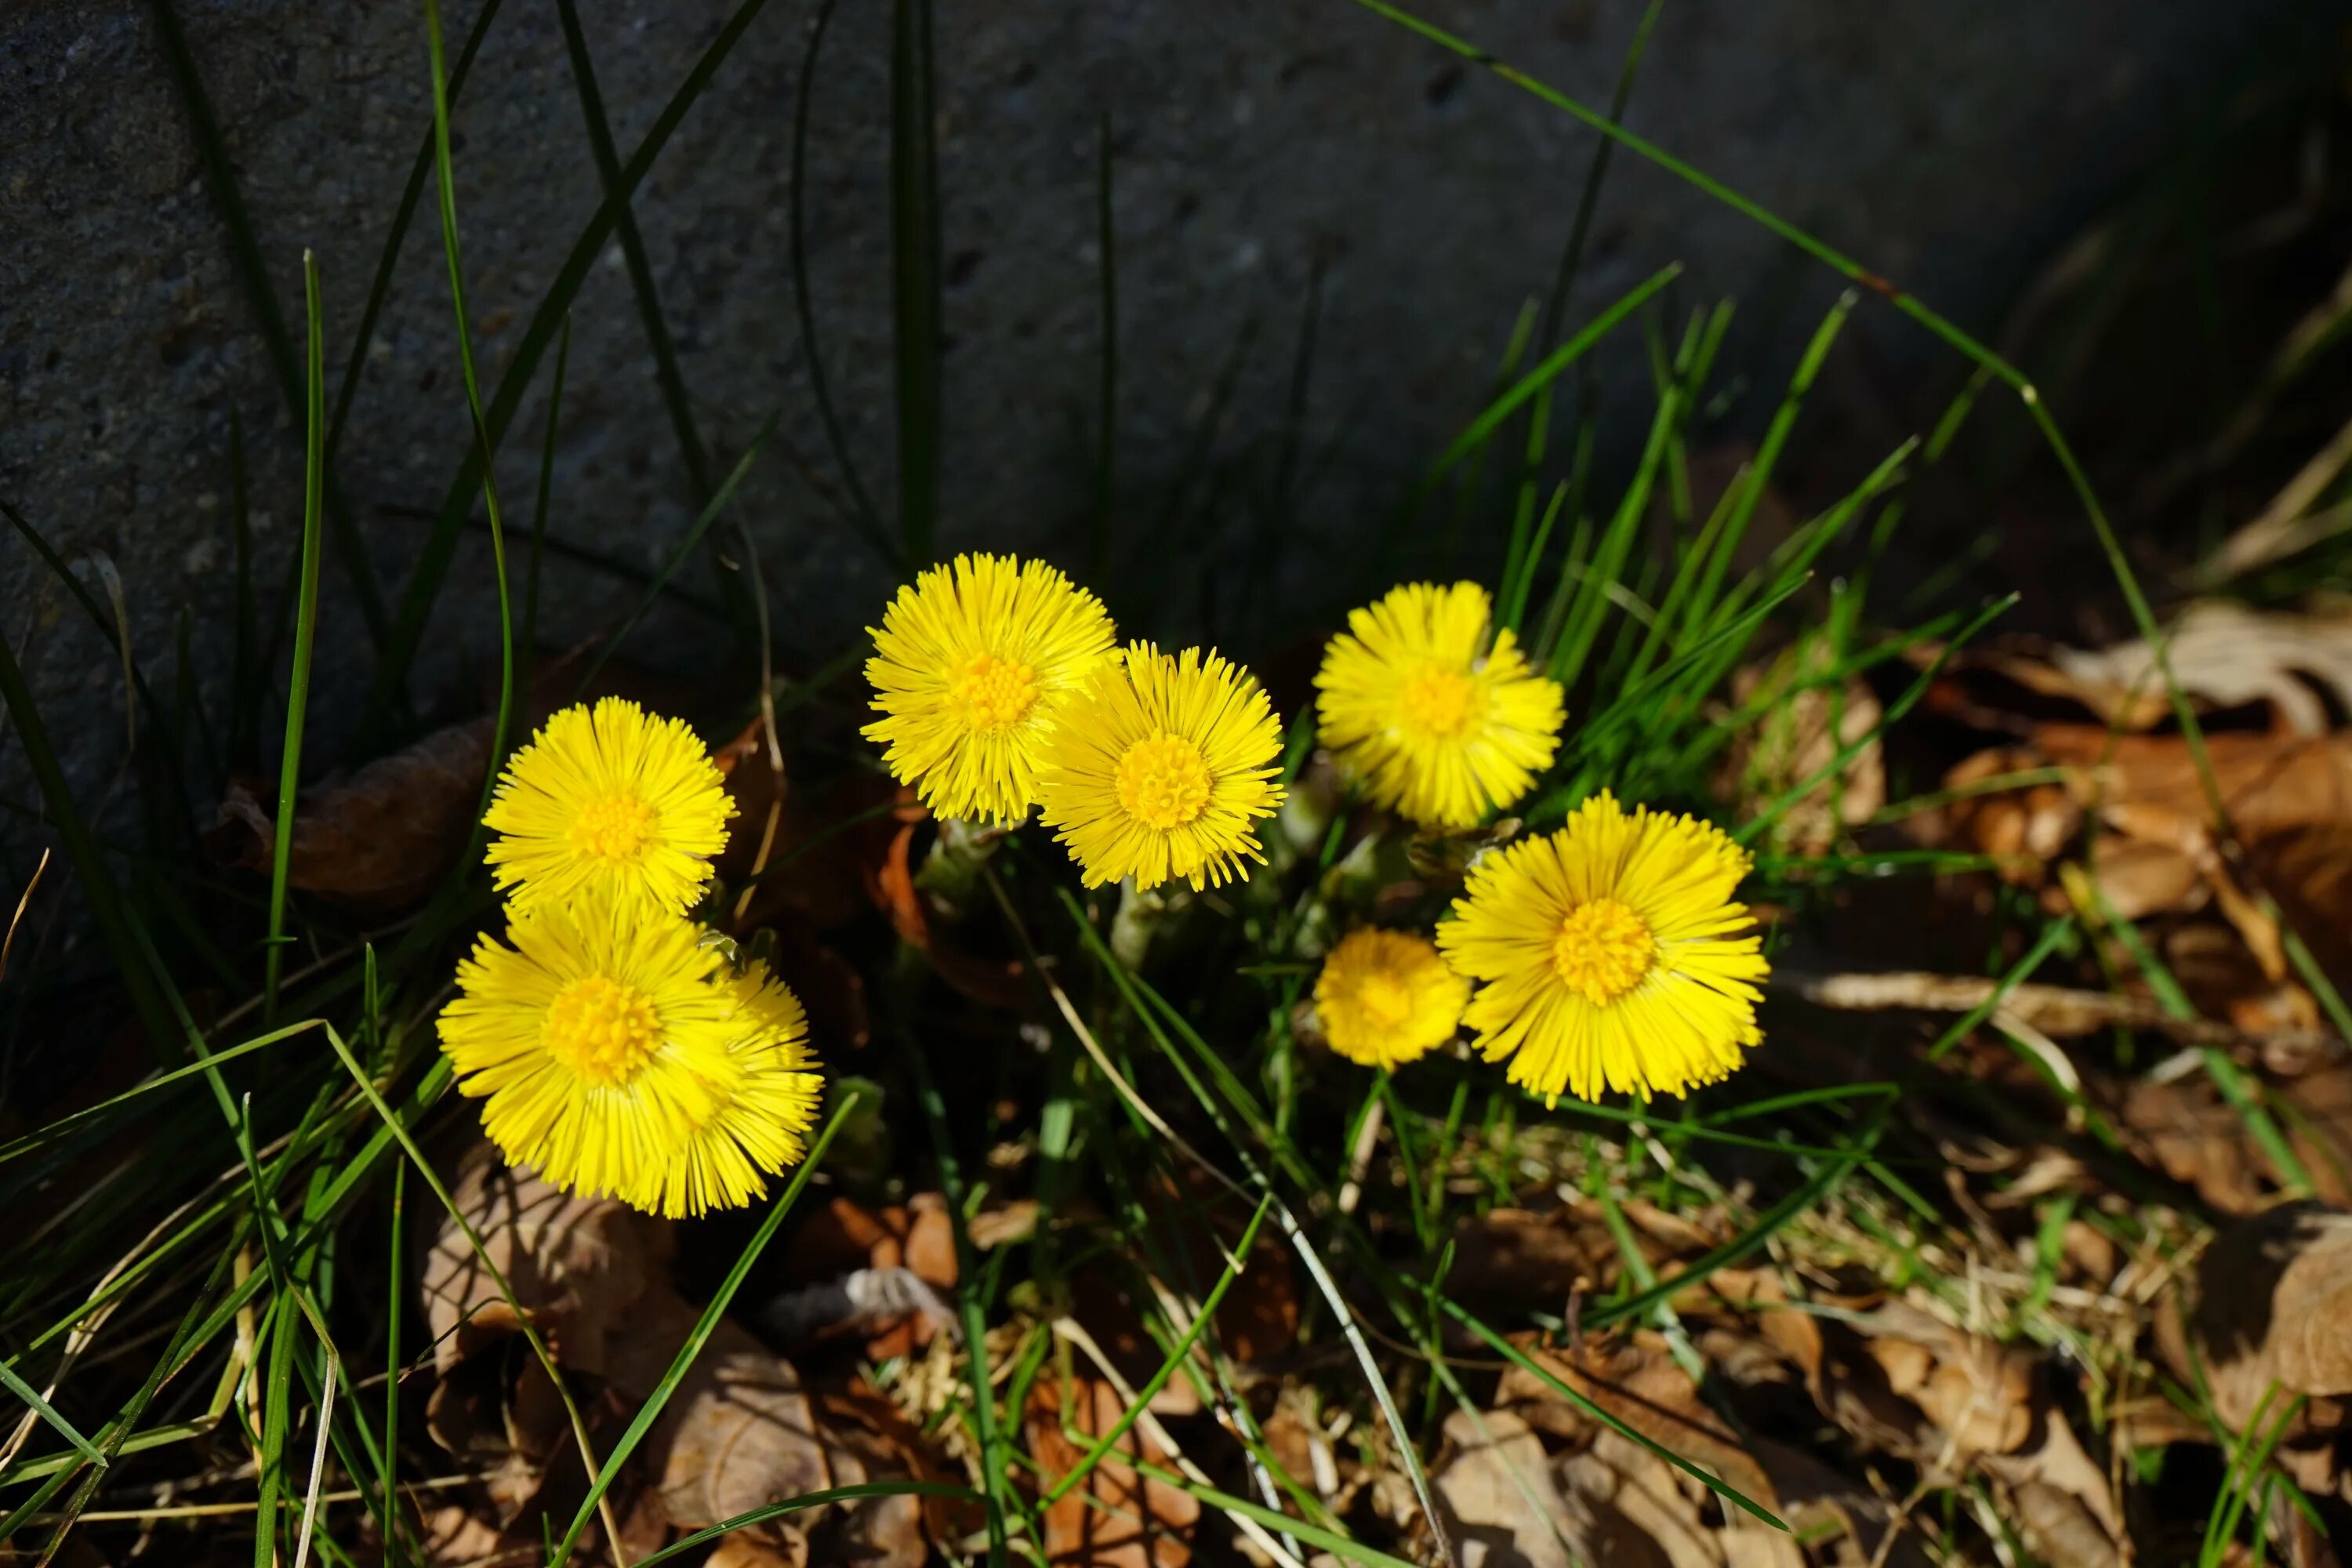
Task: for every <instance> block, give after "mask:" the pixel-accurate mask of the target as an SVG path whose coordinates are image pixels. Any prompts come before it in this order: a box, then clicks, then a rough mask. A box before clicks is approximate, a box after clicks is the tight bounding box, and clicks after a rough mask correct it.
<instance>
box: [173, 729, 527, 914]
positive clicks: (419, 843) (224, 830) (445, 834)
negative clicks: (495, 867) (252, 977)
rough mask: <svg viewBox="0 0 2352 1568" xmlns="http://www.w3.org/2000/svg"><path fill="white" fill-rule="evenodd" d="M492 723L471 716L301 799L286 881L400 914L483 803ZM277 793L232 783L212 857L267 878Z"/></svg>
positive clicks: (436, 876)
mask: <svg viewBox="0 0 2352 1568" xmlns="http://www.w3.org/2000/svg"><path fill="white" fill-rule="evenodd" d="M495 727H496V721H494V720H492V719H489V718H482V719H475V720H472V721H468V722H467V723H463V724H453V725H451V726H450V727H449V728H447V729H446V730H436V731H433V732H432V733H431V734H429V735H427V736H425V738H424V739H423V740H421V741H419V742H416V743H415V745H413V746H410V747H408V748H406V749H405V750H403V751H398V752H393V753H392V754H391V755H390V756H387V757H378V758H376V759H375V760H374V761H373V762H371V763H364V764H362V766H360V767H359V768H357V769H354V770H353V771H352V773H348V774H344V775H341V776H335V777H329V778H327V779H323V780H321V781H320V783H318V784H315V785H313V786H312V787H311V788H310V789H308V790H306V791H304V792H303V793H302V794H301V795H299V796H298V797H296V800H295V803H294V832H293V837H291V839H290V840H289V844H288V849H287V859H286V881H287V885H288V886H289V887H291V888H295V889H299V890H300V891H302V892H306V893H320V894H324V895H325V896H327V897H329V898H332V899H337V900H341V901H342V902H344V903H347V904H351V905H353V906H356V907H358V908H362V909H367V910H397V909H404V908H406V907H407V906H409V905H411V904H414V903H415V902H417V901H418V900H422V899H423V898H424V897H425V895H426V894H427V893H429V892H431V891H432V890H433V889H434V888H435V887H436V886H437V885H438V884H439V883H440V880H441V879H442V877H443V876H444V875H445V874H446V872H447V871H448V869H449V868H450V866H451V864H452V863H454V862H455V861H456V859H457V856H458V854H459V853H460V852H461V851H462V850H463V849H464V847H465V845H466V837H467V833H468V831H469V830H470V829H471V828H472V826H473V824H474V814H475V813H476V812H477V811H478V810H479V809H480V807H481V803H482V772H483V770H484V769H485V768H487V767H488V765H489V755H490V738H491V734H492V731H493V730H494V729H495ZM274 794H275V791H274V789H271V788H269V787H268V786H259V785H257V784H253V783H250V782H248V781H246V780H242V779H236V780H232V781H230V784H229V786H228V790H227V793H226V795H224V796H223V798H222V800H221V803H220V810H219V816H218V826H216V827H215V831H214V836H213V844H214V848H215V852H216V853H217V854H219V855H220V856H221V858H223V859H224V860H226V862H227V863H228V864H230V865H234V866H242V867H244V868H247V869H248V870H254V871H268V870H269V869H270V868H271V865H272V862H273V860H274V858H275V856H276V848H277V843H278V824H277V820H276V816H275V813H274V811H273V810H271V809H268V805H267V803H268V800H269V799H270V797H271V796H272V795H274Z"/></svg>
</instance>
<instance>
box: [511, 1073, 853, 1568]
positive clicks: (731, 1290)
mask: <svg viewBox="0 0 2352 1568" xmlns="http://www.w3.org/2000/svg"><path fill="white" fill-rule="evenodd" d="M857 1100H858V1095H857V1091H856V1089H849V1090H847V1091H845V1093H844V1094H843V1095H842V1097H841V1102H840V1103H839V1104H838V1105H836V1106H835V1107H834V1109H833V1115H832V1116H831V1117H829V1118H828V1119H827V1120H826V1121H825V1124H824V1131H822V1132H820V1133H818V1134H817V1139H816V1142H814V1144H812V1145H811V1146H810V1148H809V1152H808V1155H807V1157H806V1158H805V1159H803V1161H802V1162H801V1163H800V1168H799V1169H798V1170H796V1171H794V1172H793V1179H792V1181H791V1183H790V1184H788V1185H786V1187H785V1188H784V1192H783V1195H782V1197H780V1198H778V1199H777V1200H776V1202H775V1205H774V1206H773V1207H772V1208H770V1209H769V1211H768V1217H767V1218H765V1219H763V1220H761V1222H760V1228H759V1229H758V1230H757V1231H755V1232H753V1233H752V1236H751V1240H750V1241H749V1242H747V1243H745V1244H744V1247H743V1250H742V1251H741V1252H740V1253H738V1254H737V1255H736V1258H735V1267H733V1268H730V1269H729V1270H728V1271H727V1278H726V1279H723V1280H721V1281H720V1282H719V1289H717V1290H716V1291H714V1292H713V1293H712V1294H711V1298H710V1301H709V1305H708V1306H706V1307H704V1308H703V1309H702V1316H701V1317H699V1318H698V1319H697V1320H695V1324H694V1331H693V1332H691V1333H689V1334H688V1335H687V1336H686V1342H685V1343H684V1344H682V1345H680V1346H678V1349H677V1355H676V1356H674V1357H672V1358H671V1360H670V1363H669V1370H668V1371H667V1372H665V1373H662V1378H661V1381H660V1382H659V1383H657V1384H655V1385H654V1391H653V1393H651V1394H648V1395H646V1402H645V1404H644V1405H641V1406H639V1407H638V1410H637V1414H636V1415H635V1418H634V1419H632V1420H631V1421H630V1423H629V1426H628V1430H626V1431H625V1432H623V1433H622V1434H621V1436H620V1440H619V1441H618V1442H616V1443H614V1445H613V1451H612V1452H611V1453H609V1454H607V1455H606V1456H605V1457H604V1467H603V1470H604V1473H603V1474H602V1475H600V1476H599V1477H598V1478H597V1479H596V1480H595V1481H594V1482H593V1484H592V1485H591V1486H590V1487H589V1489H588V1495H587V1496H586V1497H585V1498H583V1499H582V1500H581V1502H580V1508H579V1510H578V1511H577V1512H575V1513H574V1514H573V1515H572V1527H571V1528H570V1529H569V1530H566V1531H564V1532H563V1540H562V1542H561V1543H560V1544H559V1545H558V1546H557V1547H556V1549H555V1555H554V1556H553V1557H551V1559H549V1563H548V1568H563V1564H564V1563H567V1562H569V1561H571V1558H572V1550H573V1549H574V1548H575V1547H577V1546H578V1545H579V1544H580V1537H581V1535H582V1534H583V1532H584V1531H586V1530H587V1528H588V1521H590V1520H592V1519H593V1518H595V1517H596V1505H597V1503H598V1501H599V1500H602V1499H603V1498H604V1493H605V1490H606V1489H608V1488H609V1487H611V1486H612V1484H613V1482H614V1479H616V1478H617V1477H618V1476H619V1475H620V1473H621V1467H622V1465H623V1464H625V1463H626V1462H627V1460H628V1458H629V1456H630V1455H631V1454H634V1453H635V1452H636V1450H637V1445H638V1444H640V1443H642V1442H644V1441H645V1440H646V1433H648V1432H650V1431H652V1430H653V1426H654V1423H655V1422H656V1420H658V1419H660V1417H661V1413H662V1411H663V1409H664V1407H666V1406H667V1405H668V1404H669V1398H670V1395H671V1394H676V1393H677V1385H678V1384H681V1383H683V1382H685V1381H686V1374H687V1373H689V1372H691V1371H692V1370H694V1363H695V1362H696V1360H697V1359H698V1358H699V1357H700V1356H701V1354H702V1347H703V1346H704V1345H706V1344H708V1343H709V1342H710V1336H711V1333H712V1332H713V1331H715V1330H716V1329H717V1328H718V1327H719V1319H720V1318H722V1317H724V1316H725V1315H726V1312H727V1309H728V1306H729V1305H730V1303H731V1302H733V1300H735V1293H736V1291H738V1290H740V1289H742V1288H743V1281H744V1280H745V1279H748V1278H750V1276H751V1267H752V1265H753V1264H756V1263H757V1262H759V1261H760V1255H761V1253H762V1252H764V1251H766V1250H767V1247H768V1243H769V1242H770V1241H771V1240H772V1239H773V1238H774V1237H775V1234H776V1227H777V1226H781V1225H782V1224H783V1223H784V1216H785V1215H788V1214H790V1213H792V1210H793V1204H794V1202H796V1201H797V1200H798V1199H799V1197H800V1195H801V1193H802V1190H803V1188H805V1187H806V1186H807V1185H808V1184H809V1177H810V1176H812V1175H814V1173H815V1172H816V1167H817V1163H818V1162H819V1161H821V1160H823V1159H824V1152H825V1149H826V1148H827V1146H829V1145H830V1144H831V1143H832V1142H833V1139H834V1134H835V1133H836V1132H839V1131H841V1128H842V1123H843V1121H845V1119H846V1118H847V1116H848V1115H849V1113H850V1112H851V1111H853V1110H856V1108H857Z"/></svg>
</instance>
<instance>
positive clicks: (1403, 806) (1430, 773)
mask: <svg viewBox="0 0 2352 1568" xmlns="http://www.w3.org/2000/svg"><path fill="white" fill-rule="evenodd" d="M1492 616H1493V602H1492V601H1491V600H1490V599H1489V598H1488V597H1487V595H1486V589H1484V588H1482V587H1480V586H1479V585H1478V584H1475V583H1456V584H1454V585H1453V586H1452V587H1450V588H1448V587H1440V586H1439V585H1438V584H1434V583H1407V584H1402V585H1401V586H1399V587H1395V588H1391V590H1389V592H1388V593H1387V594H1386V595H1382V596H1381V598H1380V599H1378V600H1376V601H1375V602H1373V603H1372V604H1370V605H1367V606H1366V607H1364V608H1363V609H1360V610H1356V611H1352V612H1350V613H1349V616H1348V629H1347V630H1346V631H1344V632H1341V633H1340V634H1339V636H1337V637H1333V638H1332V639H1331V642H1330V646H1329V647H1327V648H1325V649H1324V652H1323V668H1322V669H1321V670H1320V671H1319V672H1318V673H1317V675H1316V677H1315V686H1316V689H1317V690H1318V692H1319V693H1320V696H1319V697H1318V699H1317V702H1316V709H1317V718H1318V728H1319V735H1320V739H1321V741H1322V743H1323V744H1324V746H1325V747H1327V748H1328V750H1329V751H1330V752H1331V753H1332V755H1333V757H1334V758H1335V759H1336V760H1337V761H1338V762H1339V766H1340V767H1341V769H1342V770H1343V771H1345V772H1346V773H1348V774H1349V775H1350V776H1351V777H1353V778H1354V779H1356V780H1357V781H1358V782H1359V783H1360V784H1362V786H1363V789H1364V793H1365V794H1366V795H1368V796H1369V797H1370V799H1371V801H1372V803H1373V804H1374V805H1380V806H1382V807H1385V808H1387V809H1390V810H1394V811H1399V812H1402V813H1403V814H1404V815H1405V816H1408V817H1411V818H1412V820H1413V821H1415V822H1418V823H1423V824H1425V825H1427V826H1433V827H1469V826H1475V824H1476V823H1478V822H1479V821H1481V820H1482V819H1483V818H1484V817H1485V816H1486V814H1487V813H1488V812H1489V811H1496V810H1501V809H1503V808H1505V807H1507V806H1509V805H1511V804H1512V803H1513V802H1515V801H1517V799H1518V798H1519V796H1521V795H1525V794H1526V793H1527V791H1528V786H1529V785H1530V784H1533V783H1534V782H1535V779H1536V775H1537V774H1538V773H1541V772H1542V771H1543V770H1544V769H1545V768H1547V767H1549V766H1550V765H1551V759H1552V753H1553V752H1554V751H1555V750H1556V749H1557V747H1558V746H1559V726H1560V719H1561V715H1562V709H1561V706H1560V690H1559V686H1558V685H1557V684H1556V683H1554V682H1552V681H1550V680H1547V679H1544V678H1543V677H1542V676H1539V675H1537V674H1535V673H1534V672H1533V671H1532V670H1531V669H1530V668H1529V667H1528V661H1527V658H1526V656H1525V655H1523V654H1522V653H1520V652H1519V649H1518V645H1517V640H1516V639H1515V638H1514V637H1512V636H1511V634H1510V633H1509V632H1508V631H1498V632H1495V633H1494V634H1493V641H1492V644H1491V646H1490V645H1489V642H1488V632H1489V629H1490V622H1491V620H1492Z"/></svg>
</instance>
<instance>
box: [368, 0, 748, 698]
mask: <svg viewBox="0 0 2352 1568" xmlns="http://www.w3.org/2000/svg"><path fill="white" fill-rule="evenodd" d="M767 5H768V0H741V4H740V5H737V7H736V8H735V10H734V12H733V13H732V14H731V15H730V16H729V17H728V18H727V21H726V23H725V25H724V26H721V27H720V28H719V32H718V35H717V36H716V37H713V38H712V39H711V40H710V43H709V46H708V47H706V48H704V50H703V51H702V53H701V55H700V56H699V57H698V58H697V59H696V60H695V63H694V66H693V68H692V69H690V70H688V72H687V74H686V79H684V80H683V81H681V82H680V83H679V84H678V86H677V90H676V91H675V92H673V93H671V94H670V97H669V100H668V101H667V102H666V103H665V104H663V105H662V109H661V112H660V113H659V114H657V115H656V116H655V118H654V122H653V124H652V126H651V127H649V128H648V129H647V130H646V135H645V139H644V140H643V141H642V142H638V143H637V148H636V151H635V152H634V153H631V154H630V155H629V161H628V162H627V163H625V164H624V165H623V166H622V169H621V175H620V179H619V182H618V183H617V184H615V186H614V189H613V190H612V191H611V192H609V193H607V195H605V198H604V201H603V202H602V203H601V204H599V205H598V206H597V208H596V212H595V214H594V216H592V217H591V218H590V219H589V221H588V224H587V226H586V227H584V228H583V230H582V231H581V233H580V235H579V237H578V238H577V239H575V240H574V241H573V242H572V248H571V250H570V251H569V252H568V253H567V254H566V255H565V257H564V259H563V265H562V267H561V268H558V269H557V271H556V275H555V279H554V280H553V281H552V282H551V283H550V284H549V285H548V289H547V292H546V294H545V295H544V296H543V297H542V298H541V300H540V302H539V306H538V309H537V310H534V311H533V312H532V313H531V318H530V323H529V324H528V325H527V326H525V327H524V329H523V331H522V335H521V337H520V339H518V340H517V341H516V343H515V349H514V354H513V357H512V358H511V359H510V360H509V362H508V364H507V368H506V372H505V374H503V375H501V376H500V377H499V385H498V390H497V391H496V392H495V393H493V394H492V395H491V397H490V402H489V407H488V412H487V415H486V416H485V417H484V419H483V421H482V424H483V426H484V430H485V431H486V432H487V435H486V436H480V435H478V437H477V438H476V440H475V441H473V442H472V443H471V444H469V446H468V447H467V453H466V457H465V460H464V462H463V463H461V464H460V465H459V467H458V471H457V475H456V477H455V478H454V479H452V480H451V481H450V485H449V489H448V490H447V492H446V494H445V495H444V497H443V499H442V502H441V506H440V509H439V510H437V511H436V513H435V514H434V520H433V527H432V531H431V532H430V533H429V534H428V535H427V536H426V538H425V544H424V546H423V549H422V550H421V551H420V552H419V554H418V558H417V563H416V567H415V572H414V573H413V574H411V575H410V577H409V581H408V586H407V589H406V590H405V591H404V593H403V594H402V595H401V601H400V608H399V610H398V612H397V614H396V615H395V616H394V620H393V625H392V630H391V633H390V635H389V636H388V637H386V638H385V640H384V644H383V654H382V657H381V658H379V659H378V660H377V662H376V672H375V677H374V679H373V682H372V683H371V685H370V687H369V690H368V695H367V699H366V701H365V703H364V704H363V706H362V710H361V714H360V723H359V729H360V731H361V733H362V736H367V737H372V738H376V739H382V738H383V737H382V731H383V726H384V724H385V722H386V721H387V720H388V719H389V718H390V716H391V714H392V713H393V711H394V709H395V708H396V707H397V706H399V704H400V703H402V702H403V701H404V700H405V693H406V690H407V684H408V672H409V667H410V666H411V665H412V664H413V663H414V662H415V658H416V654H417V651H418V649H419V648H420V647H422V645H423V642H424V637H425V623H426V621H427V619H428V618H429V617H430V616H431V615H432V613H433V605H434V601H435V600H436V598H438V597H439V595H440V592H441V585H442V583H443V582H444V580H445V579H446V577H447V575H448V572H449V566H450V563H451V561H452V560H453V559H454V557H455V555H456V552H457V540H458V537H459V535H460V534H461V533H462V532H463V531H464V528H465V522H466V513H467V510H468V509H469V508H470V506H471V503H472V499H473V494H474V491H475V489H476V488H477V487H478V484H479V483H480V470H481V468H482V463H483V456H482V453H483V450H484V448H485V447H486V446H487V447H488V449H489V450H491V451H493V452H495V451H496V449H497V447H498V444H499V440H500V439H501V438H503V437H504V436H505V434H506V430H507V426H509V425H510V424H511V423H513V420H514V416H515V413H516V411H517V410H518V409H519V408H520V406H521V404H522V400H523V397H524V395H526V394H527V393H528V392H529V390H530V382H531V378H532V377H533V376H534V375H535V374H537V372H538V369H539V362H540V360H541V357H542V356H543V355H544V354H545V353H546V352H547V350H548V348H549V346H550V345H551V343H552V342H553V341H554V339H555V336H556V334H557V332H558V331H560V330H561V329H562V322H563V317H564V313H565V312H566V311H568V310H570V309H571V308H572V300H573V299H574V298H575V297H576V296H577V295H578V293H579V291H580V287H581V285H582V284H583V282H584V281H586V279H587V277H588V274H589V271H590V269H591V268H593V267H594V266H595V263H596V258H597V257H599V256H600V255H602V254H603V253H604V245H605V242H606V240H608V239H609V238H610V237H611V236H612V233H613V228H614V225H615V224H616V223H617V222H618V221H619V216H620V205H619V204H620V203H621V202H623V201H626V200H628V199H629V198H630V197H632V196H633V195H635V192H636V189H637V186H638V185H639V184H643V183H644V181H645V177H646V174H647V173H648V172H650V171H651V170H652V168H653V165H654V163H655V161H656V159H657V158H659V157H660V156H661V153H662V150H663V149H664V148H665V147H667V145H668V144H669V139H670V138H671V136H673V135H674V134H676V133H677V128H678V125H679V124H680V122H682V121H684V120H685V118H686V116H687V113H688V110H691V109H692V108H693V107H694V105H695V104H696V103H697V102H698V100H700V99H701V97H702V94H703V92H704V90H705V89H708V88H709V85H710V81H711V79H712V78H713V77H715V76H716V75H717V74H718V72H719V67H720V66H721V65H723V64H724V63H725V62H726V60H727V58H728V57H729V56H730V55H731V54H732V53H733V52H734V49H735V46H736V45H737V44H739V43H740V42H741V41H742V37H743V35H744V34H745V33H746V32H747V31H749V30H750V28H751V24H752V23H753V22H755V21H757V20H758V19H759V16H760V13H761V11H763V10H764V9H766V7H767Z"/></svg>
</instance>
